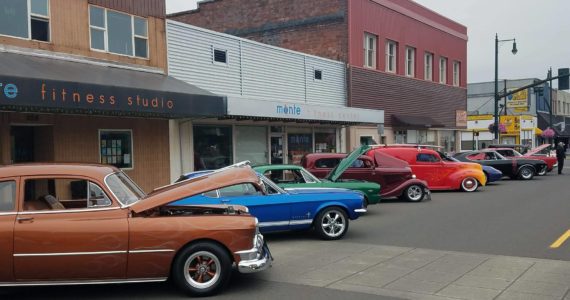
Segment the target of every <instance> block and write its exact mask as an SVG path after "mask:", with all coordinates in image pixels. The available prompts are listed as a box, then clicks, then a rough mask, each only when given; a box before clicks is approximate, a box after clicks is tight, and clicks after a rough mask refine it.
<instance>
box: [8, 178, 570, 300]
mask: <svg viewBox="0 0 570 300" xmlns="http://www.w3.org/2000/svg"><path fill="white" fill-rule="evenodd" d="M566 171H567V173H570V170H569V169H566ZM568 179H570V175H563V176H557V175H555V174H553V173H551V174H549V175H548V176H545V177H538V178H536V179H535V180H533V181H530V182H523V181H512V180H504V181H502V182H498V183H495V184H491V185H490V186H487V187H484V188H483V189H481V190H479V191H478V192H475V193H461V192H434V193H433V195H432V198H433V199H432V200H431V201H427V202H422V203H407V202H400V201H386V202H384V203H381V204H379V205H376V206H370V207H369V212H368V213H367V214H366V215H365V216H363V217H362V218H360V219H358V220H356V221H354V222H352V223H351V224H350V229H349V232H348V233H347V235H346V236H345V238H344V239H343V240H341V241H333V242H325V241H321V240H319V239H317V238H316V237H315V235H313V234H312V233H311V232H297V233H279V234H270V235H266V238H267V240H268V242H269V246H270V248H271V250H272V252H273V254H274V256H275V262H274V266H273V268H272V269H271V270H269V271H267V272H262V273H258V274H254V275H249V276H245V275H240V274H237V273H235V274H234V277H233V278H232V281H231V283H230V285H229V287H228V289H226V290H225V291H224V292H223V293H222V294H221V295H220V296H218V297H216V298H219V299H251V298H253V299H266V298H274V299H293V298H296V299H302V298H306V297H309V295H310V297H311V298H315V299H347V298H351V299H394V298H403V299H527V298H528V299H570V296H569V295H568V288H570V251H569V250H570V242H566V243H562V244H561V245H560V246H559V247H558V248H556V249H551V248H550V245H551V244H553V243H554V242H555V241H556V240H558V239H559V237H560V236H562V235H563V234H564V233H565V232H566V231H567V230H568V229H570V219H569V218H568V215H570V202H569V201H570V200H569V198H568V195H567V189H566V186H567V183H568ZM77 295H82V298H84V299H101V298H105V299H107V298H109V299H129V298H132V299H159V298H160V299H179V298H183V297H184V295H181V294H180V293H179V292H178V291H177V290H176V289H174V288H173V287H172V286H171V285H170V284H168V283H167V284H138V285H115V286H89V287H41V288H14V289H2V290H1V291H0V296H2V297H9V298H18V299H23V298H29V299H34V298H39V297H42V298H58V299H71V298H76V297H77ZM379 297H380V298H379ZM383 297H385V298H383ZM391 297H394V298H391ZM525 297H526V298H525ZM564 297H566V298H564Z"/></svg>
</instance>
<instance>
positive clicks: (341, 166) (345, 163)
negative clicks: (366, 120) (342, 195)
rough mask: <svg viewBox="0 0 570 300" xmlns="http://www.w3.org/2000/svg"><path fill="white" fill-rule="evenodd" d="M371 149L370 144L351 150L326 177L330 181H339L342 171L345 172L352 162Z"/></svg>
mask: <svg viewBox="0 0 570 300" xmlns="http://www.w3.org/2000/svg"><path fill="white" fill-rule="evenodd" d="M368 150H370V146H366V145H363V146H360V147H358V148H356V149H354V151H352V152H350V153H349V154H348V155H347V156H346V157H345V158H343V159H342V160H341V161H340V162H339V163H338V165H337V166H336V167H335V168H334V169H332V170H331V171H330V173H329V174H328V175H327V176H326V177H325V179H328V180H330V181H337V180H338V179H339V178H340V176H341V175H342V173H344V171H346V169H348V168H349V167H350V166H351V165H352V163H353V162H354V161H355V160H356V159H357V158H359V157H360V155H362V154H364V153H366V151H368Z"/></svg>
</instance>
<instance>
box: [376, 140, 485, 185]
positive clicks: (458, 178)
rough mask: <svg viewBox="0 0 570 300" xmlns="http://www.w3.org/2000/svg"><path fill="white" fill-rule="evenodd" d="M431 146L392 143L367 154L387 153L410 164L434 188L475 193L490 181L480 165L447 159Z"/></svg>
mask: <svg viewBox="0 0 570 300" xmlns="http://www.w3.org/2000/svg"><path fill="white" fill-rule="evenodd" d="M428 147H432V146H429V145H389V146H380V147H376V148H374V149H372V150H370V151H368V155H369V156H370V155H374V154H375V153H385V154H388V155H392V156H394V157H396V158H398V159H401V160H404V161H406V162H408V163H409V164H410V166H411V167H412V170H413V171H414V174H416V176H417V177H418V179H422V180H425V181H427V183H428V187H429V188H430V189H431V190H462V191H465V192H474V191H476V190H477V188H479V187H480V186H484V185H485V184H487V178H486V177H485V173H483V168H482V167H481V165H479V164H476V163H466V162H456V161H447V160H444V159H442V157H441V156H440V154H439V153H438V152H437V151H435V150H432V149H428Z"/></svg>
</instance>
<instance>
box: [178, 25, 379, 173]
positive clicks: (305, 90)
mask: <svg viewBox="0 0 570 300" xmlns="http://www.w3.org/2000/svg"><path fill="white" fill-rule="evenodd" d="M167 41H168V49H169V51H168V66H169V73H170V75H171V76H173V77H175V78H177V79H180V80H182V81H185V82H188V83H191V84H193V85H196V86H198V87H200V88H204V89H207V90H209V91H212V92H214V93H217V94H220V95H224V96H225V97H226V98H227V114H226V115H225V116H223V117H217V118H188V119H184V120H180V121H178V125H179V126H178V130H179V132H178V135H179V136H180V155H181V157H182V166H181V168H182V171H183V172H188V171H190V170H202V169H214V168H219V167H223V166H227V165H229V164H231V163H235V162H239V161H244V160H249V161H251V162H252V163H253V164H256V165H259V164H267V163H291V164H300V163H301V158H302V157H303V156H304V155H305V154H307V153H312V152H341V151H345V149H346V129H345V128H346V127H347V126H349V125H353V124H367V125H368V124H381V123H383V120H384V112H383V111H382V110H373V109H361V108H354V107H348V106H347V88H346V82H347V80H346V76H347V72H346V67H345V65H344V64H343V63H341V62H338V61H335V60H330V59H325V58H320V57H316V56H313V55H307V54H305V53H300V52H295V51H291V50H287V49H283V48H278V47H274V46H269V45H266V44H262V43H258V42H255V41H251V40H247V39H243V38H238V37H235V36H232V35H228V34H222V33H219V32H215V31H211V30H206V29H203V28H200V27H196V26H192V25H188V24H185V23H181V22H176V21H172V20H168V21H167ZM374 126H376V125H374Z"/></svg>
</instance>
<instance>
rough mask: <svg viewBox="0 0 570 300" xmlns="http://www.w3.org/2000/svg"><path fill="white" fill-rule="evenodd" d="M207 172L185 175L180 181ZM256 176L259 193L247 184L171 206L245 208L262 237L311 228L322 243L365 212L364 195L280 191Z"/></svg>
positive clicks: (325, 190) (322, 190)
mask: <svg viewBox="0 0 570 300" xmlns="http://www.w3.org/2000/svg"><path fill="white" fill-rule="evenodd" d="M248 168H249V167H248ZM209 172H211V171H209ZM209 172H208V171H206V172H204V171H200V173H199V174H194V173H190V174H186V175H183V176H182V177H181V178H180V179H179V180H184V179H189V178H195V177H199V176H200V175H204V174H207V173H209ZM252 172H254V171H253V170H252ZM258 176H259V178H260V182H261V185H260V186H261V187H262V190H258V188H256V187H255V186H254V185H252V184H249V183H247V184H238V185H233V186H228V187H225V188H221V189H217V190H213V191H209V192H207V193H203V194H201V195H195V196H192V197H189V198H185V199H181V200H179V201H176V202H173V203H172V204H171V205H175V206H179V205H195V204H227V205H232V204H236V205H244V206H246V207H247V208H248V209H249V212H250V213H251V214H252V215H254V216H255V217H257V219H258V220H259V227H260V231H261V232H262V233H265V232H273V231H287V230H303V229H311V228H313V229H314V230H315V231H316V232H317V234H318V235H319V236H320V237H321V238H322V239H325V240H337V239H341V238H342V237H343V236H344V235H345V234H346V232H347V231H348V224H349V220H355V219H357V218H358V217H359V216H360V214H362V213H365V212H366V209H365V208H364V195H363V194H362V193H360V192H357V191H351V190H345V189H336V188H330V189H328V188H306V189H287V190H283V189H282V188H280V187H279V186H277V185H276V184H275V183H274V182H272V181H271V180H270V179H268V178H267V177H265V176H263V175H262V174H258Z"/></svg>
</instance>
